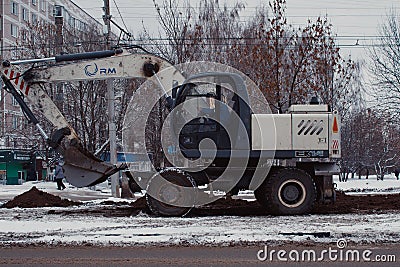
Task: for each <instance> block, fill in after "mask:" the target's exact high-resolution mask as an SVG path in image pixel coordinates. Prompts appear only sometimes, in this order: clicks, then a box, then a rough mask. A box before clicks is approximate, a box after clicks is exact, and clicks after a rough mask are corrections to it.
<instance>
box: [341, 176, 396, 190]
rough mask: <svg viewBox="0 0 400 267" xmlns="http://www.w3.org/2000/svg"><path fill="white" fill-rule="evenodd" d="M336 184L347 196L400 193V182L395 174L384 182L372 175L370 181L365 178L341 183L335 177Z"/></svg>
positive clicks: (350, 179) (386, 177) (351, 179)
mask: <svg viewBox="0 0 400 267" xmlns="http://www.w3.org/2000/svg"><path fill="white" fill-rule="evenodd" d="M334 182H335V183H336V184H337V189H338V190H340V191H343V192H346V194H393V193H400V180H397V179H396V177H395V176H394V175H393V174H390V175H386V176H385V178H384V179H383V181H382V180H377V179H376V176H375V175H370V176H369V178H368V179H365V177H364V176H362V177H361V179H358V176H357V177H355V178H349V179H348V180H347V182H339V178H338V177H335V178H334Z"/></svg>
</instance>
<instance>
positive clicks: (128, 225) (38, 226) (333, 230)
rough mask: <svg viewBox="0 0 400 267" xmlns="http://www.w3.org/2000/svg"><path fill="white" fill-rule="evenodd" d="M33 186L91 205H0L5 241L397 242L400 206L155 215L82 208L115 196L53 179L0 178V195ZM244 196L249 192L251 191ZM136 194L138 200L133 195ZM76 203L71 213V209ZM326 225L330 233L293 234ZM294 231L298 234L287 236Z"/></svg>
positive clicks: (358, 184)
mask: <svg viewBox="0 0 400 267" xmlns="http://www.w3.org/2000/svg"><path fill="white" fill-rule="evenodd" d="M32 186H36V187H37V188H38V189H40V190H43V191H46V192H48V193H51V194H55V195H60V196H61V197H64V198H69V199H72V200H83V201H84V202H85V203H86V204H85V205H83V206H80V207H69V208H36V209H20V208H14V209H0V246H15V245H18V244H19V245H60V244H61V245H86V244H90V245H119V246H133V245H140V246H149V245H180V246H186V245H212V246H229V245H233V244H249V243H267V244H268V243H272V244H277V243H285V242H302V243H304V242H323V243H330V242H336V241H337V240H338V239H340V238H344V239H346V240H347V241H348V242H354V243H363V244H365V243H366V244H369V243H392V244H394V243H398V242H400V213H399V212H398V211H393V212H380V213H378V214H374V211H371V214H340V215H337V214H336V215H307V216H291V217H287V216H282V217H273V216H247V217H238V216H235V217H234V216H211V217H192V218H157V217H152V216H149V215H146V214H139V215H137V216H131V217H126V216H125V217H104V216H103V215H104V214H103V215H99V214H97V215H96V214H95V213H94V214H92V215H90V214H87V213H85V212H82V213H80V210H82V211H84V210H85V209H88V208H92V209H102V208H104V207H105V206H102V205H100V204H99V203H101V202H102V201H104V200H112V201H117V200H119V199H114V198H110V197H109V196H110V192H109V190H107V189H104V188H103V189H102V188H100V187H98V189H99V191H93V190H90V189H88V188H84V189H77V188H73V187H71V186H68V188H67V189H66V190H64V191H58V190H56V185H55V183H44V182H29V183H25V184H24V185H19V186H6V185H0V202H5V201H7V200H9V199H12V198H13V197H14V196H16V195H19V194H21V193H22V192H25V191H27V190H29V189H30V188H31V187H32ZM337 187H338V189H339V190H343V191H345V192H352V193H354V192H357V191H359V192H363V191H364V192H363V193H364V194H365V193H369V194H371V193H380V194H382V193H386V194H387V193H397V192H399V190H400V181H397V180H395V179H394V177H387V178H386V179H385V180H384V181H376V178H375V179H371V178H370V179H369V180H364V179H363V180H359V179H349V181H348V182H347V183H340V182H337ZM242 197H243V198H246V199H249V198H250V199H251V193H250V192H243V194H242ZM132 201H133V200H132ZM71 210H73V211H74V212H68V211H71ZM315 232H329V233H330V237H325V238H318V237H315V236H313V235H307V234H305V235H296V234H295V233H315ZM283 233H286V234H287V233H292V234H293V235H283Z"/></svg>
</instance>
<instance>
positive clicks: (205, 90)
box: [173, 73, 250, 158]
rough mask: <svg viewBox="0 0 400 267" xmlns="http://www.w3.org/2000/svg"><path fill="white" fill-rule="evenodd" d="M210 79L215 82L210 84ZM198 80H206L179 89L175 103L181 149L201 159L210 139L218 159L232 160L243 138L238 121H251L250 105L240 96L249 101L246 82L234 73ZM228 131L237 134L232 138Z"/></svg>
mask: <svg viewBox="0 0 400 267" xmlns="http://www.w3.org/2000/svg"><path fill="white" fill-rule="evenodd" d="M210 77H211V78H212V79H211V80H212V82H209V80H210V79H209V78H210ZM196 78H203V79H200V80H201V81H198V79H196V81H194V78H190V79H188V81H187V82H186V83H184V84H183V85H182V86H180V87H179V88H178V90H177V93H176V99H175V101H174V106H175V109H174V116H175V117H174V125H173V129H174V133H175V134H176V135H179V146H180V149H181V151H182V153H183V154H184V155H185V156H186V157H188V158H198V157H200V152H199V145H200V142H201V141H202V140H204V139H207V138H208V139H211V140H212V141H213V143H214V144H215V146H216V149H217V157H223V158H229V156H230V151H231V149H234V148H235V147H236V145H237V143H238V142H237V140H238V139H237V138H238V137H239V136H240V135H242V134H239V132H240V131H239V129H238V127H239V125H238V124H239V122H238V120H237V119H235V118H238V117H239V118H240V119H242V116H245V115H246V114H248V118H250V111H249V107H248V105H247V104H246V103H245V102H244V101H243V100H242V99H241V98H240V97H239V96H238V92H240V95H244V96H245V97H247V91H246V88H245V85H244V81H243V79H242V78H241V77H240V76H239V75H237V74H232V73H212V74H209V75H206V76H205V75H201V77H196ZM204 78H207V80H208V81H207V82H205V81H204ZM243 92H245V93H243ZM242 111H245V112H242ZM236 115H237V116H236ZM248 126H249V125H248ZM228 128H229V131H231V132H233V134H231V137H229V135H228V132H227V129H228ZM246 128H247V126H246ZM231 141H232V144H231Z"/></svg>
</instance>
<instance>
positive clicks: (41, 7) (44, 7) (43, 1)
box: [40, 0, 46, 11]
mask: <svg viewBox="0 0 400 267" xmlns="http://www.w3.org/2000/svg"><path fill="white" fill-rule="evenodd" d="M40 10H42V11H46V1H45V0H40Z"/></svg>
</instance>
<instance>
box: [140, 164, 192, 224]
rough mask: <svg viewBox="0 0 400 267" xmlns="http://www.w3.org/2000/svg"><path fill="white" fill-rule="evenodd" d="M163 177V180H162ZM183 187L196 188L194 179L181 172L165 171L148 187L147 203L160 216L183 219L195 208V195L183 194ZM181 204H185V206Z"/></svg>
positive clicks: (152, 180) (154, 177) (155, 177)
mask: <svg viewBox="0 0 400 267" xmlns="http://www.w3.org/2000/svg"><path fill="white" fill-rule="evenodd" d="M161 176H162V178H163V179H160V178H161ZM182 187H187V188H195V187H196V183H195V181H194V180H193V178H192V177H191V176H190V175H188V174H186V173H184V172H183V171H181V170H172V169H171V170H169V169H166V170H163V171H161V172H159V175H156V176H153V178H152V179H150V181H149V183H148V185H147V189H146V191H147V193H146V201H147V205H148V207H149V209H150V211H151V212H152V213H153V214H155V215H158V216H168V217H173V216H175V217H182V216H185V215H187V214H188V213H189V212H190V210H191V209H192V208H193V206H194V204H195V200H196V196H195V194H187V193H186V192H187V191H185V192H183V188H182ZM181 203H185V205H184V206H182V205H181Z"/></svg>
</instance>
